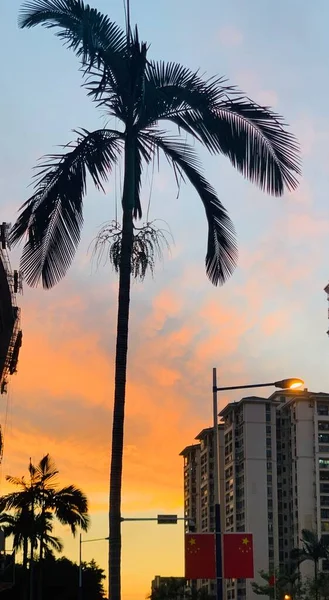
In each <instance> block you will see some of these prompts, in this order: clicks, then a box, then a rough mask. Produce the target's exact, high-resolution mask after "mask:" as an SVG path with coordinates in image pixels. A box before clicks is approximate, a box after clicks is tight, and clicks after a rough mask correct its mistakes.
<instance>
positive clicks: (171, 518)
mask: <svg viewBox="0 0 329 600" xmlns="http://www.w3.org/2000/svg"><path fill="white" fill-rule="evenodd" d="M158 525H177V515H158Z"/></svg>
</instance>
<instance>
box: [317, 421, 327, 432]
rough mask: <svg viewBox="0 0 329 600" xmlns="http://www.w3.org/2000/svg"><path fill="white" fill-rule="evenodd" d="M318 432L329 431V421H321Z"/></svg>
mask: <svg viewBox="0 0 329 600" xmlns="http://www.w3.org/2000/svg"><path fill="white" fill-rule="evenodd" d="M318 430H319V431H329V421H319V422H318Z"/></svg>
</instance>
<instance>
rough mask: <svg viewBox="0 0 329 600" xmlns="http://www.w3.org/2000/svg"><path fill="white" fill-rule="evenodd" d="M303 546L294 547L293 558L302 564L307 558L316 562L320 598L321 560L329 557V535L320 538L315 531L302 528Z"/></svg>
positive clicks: (315, 584)
mask: <svg viewBox="0 0 329 600" xmlns="http://www.w3.org/2000/svg"><path fill="white" fill-rule="evenodd" d="M300 541H301V544H302V547H301V548H294V549H293V550H292V551H291V558H292V559H293V560H295V561H296V562H297V564H298V565H300V564H301V563H302V562H304V561H305V560H311V561H312V562H313V563H314V587H315V598H316V600H318V595H319V593H318V574H319V561H320V560H321V559H323V558H324V559H327V558H329V541H328V539H327V536H323V535H322V536H321V537H320V538H318V536H317V534H316V533H315V532H314V531H310V530H309V529H302V537H301V540H300Z"/></svg>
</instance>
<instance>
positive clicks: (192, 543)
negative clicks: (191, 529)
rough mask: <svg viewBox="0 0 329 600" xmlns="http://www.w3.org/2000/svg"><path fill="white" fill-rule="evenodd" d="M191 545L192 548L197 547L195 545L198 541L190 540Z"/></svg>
mask: <svg viewBox="0 0 329 600" xmlns="http://www.w3.org/2000/svg"><path fill="white" fill-rule="evenodd" d="M189 544H191V546H195V544H196V539H195V538H191V539H190V540H189Z"/></svg>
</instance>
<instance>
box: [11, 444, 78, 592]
mask: <svg viewBox="0 0 329 600" xmlns="http://www.w3.org/2000/svg"><path fill="white" fill-rule="evenodd" d="M28 469H29V479H28V480H26V479H25V478H24V477H12V476H10V475H8V476H7V477H6V479H7V481H9V482H10V483H12V484H13V485H15V486H16V487H18V488H19V491H17V492H13V493H9V494H6V495H5V496H2V497H0V511H1V513H4V514H2V519H3V521H4V522H6V519H7V534H8V531H10V528H11V529H12V532H14V531H15V533H14V536H16V537H14V544H15V543H16V545H17V547H20V546H22V547H23V565H24V566H25V567H26V565H27V560H28V559H27V556H28V545H30V579H31V586H32V585H33V566H34V560H35V550H36V549H37V548H38V547H39V599H40V600H41V596H42V561H43V558H44V556H45V555H49V553H50V551H51V549H55V550H57V551H61V548H62V544H61V541H60V540H59V539H58V538H55V537H53V536H51V532H52V523H53V519H54V517H55V518H57V519H58V520H59V521H60V523H62V524H63V525H69V527H70V529H71V531H72V534H73V535H75V534H76V531H77V528H78V527H80V528H81V529H83V530H84V531H87V529H88V526H89V517H88V501H87V498H86V496H85V494H84V493H83V492H82V491H81V490H80V489H79V488H77V487H75V486H74V485H69V486H66V487H63V488H59V487H58V482H57V475H58V470H57V468H56V465H55V463H54V462H53V460H52V459H51V458H50V456H49V454H46V455H45V456H44V457H43V458H42V459H41V460H40V462H39V463H38V464H37V465H33V464H32V462H31V460H30V463H29V468H28ZM11 510H13V511H14V515H13V516H12V520H11V521H10V520H9V521H8V518H9V517H10V515H7V514H6V513H5V511H11ZM1 513H0V514H1ZM8 528H9V529H8Z"/></svg>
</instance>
